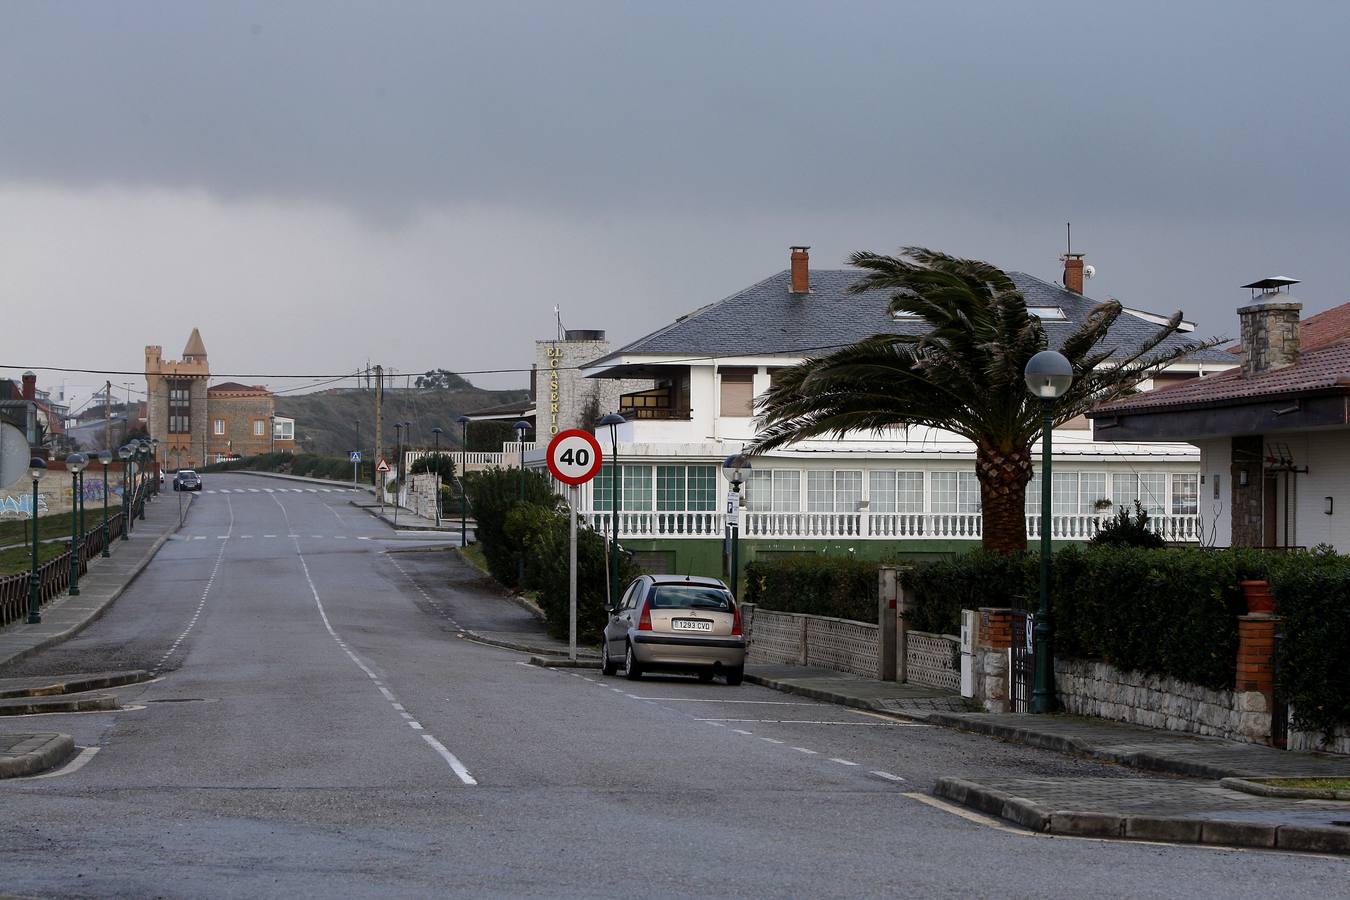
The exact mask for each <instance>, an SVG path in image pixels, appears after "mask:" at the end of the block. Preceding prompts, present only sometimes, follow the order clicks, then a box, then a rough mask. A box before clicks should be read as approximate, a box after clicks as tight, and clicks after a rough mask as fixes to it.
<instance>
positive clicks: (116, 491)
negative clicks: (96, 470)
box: [61, 481, 122, 503]
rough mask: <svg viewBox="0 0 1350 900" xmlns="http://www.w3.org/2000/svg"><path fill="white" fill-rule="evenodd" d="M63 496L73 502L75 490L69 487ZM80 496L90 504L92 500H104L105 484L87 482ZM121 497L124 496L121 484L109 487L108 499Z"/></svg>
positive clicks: (62, 492) (63, 491)
mask: <svg viewBox="0 0 1350 900" xmlns="http://www.w3.org/2000/svg"><path fill="white" fill-rule="evenodd" d="M61 496H62V497H64V498H65V499H66V500H67V501H69V500H72V499H73V498H74V497H75V489H74V488H69V487H68V488H63V489H62V491H61ZM80 496H81V497H82V498H83V499H84V501H85V502H86V503H87V502H89V501H90V500H102V499H103V482H102V481H86V482H85V483H84V487H83V489H82V490H81V491H80ZM121 496H122V486H121V485H120V484H109V485H108V499H110V500H111V499H112V498H113V497H121Z"/></svg>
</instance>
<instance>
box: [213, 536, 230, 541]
mask: <svg viewBox="0 0 1350 900" xmlns="http://www.w3.org/2000/svg"><path fill="white" fill-rule="evenodd" d="M229 538H230V536H229V535H228V534H218V535H216V539H217V540H221V541H226V540H229Z"/></svg>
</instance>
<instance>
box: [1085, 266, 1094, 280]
mask: <svg viewBox="0 0 1350 900" xmlns="http://www.w3.org/2000/svg"><path fill="white" fill-rule="evenodd" d="M1096 274H1097V267H1096V266H1092V265H1088V266H1083V277H1084V278H1091V277H1092V276H1094V275H1096Z"/></svg>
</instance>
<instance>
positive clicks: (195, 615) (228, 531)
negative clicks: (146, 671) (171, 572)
mask: <svg viewBox="0 0 1350 900" xmlns="http://www.w3.org/2000/svg"><path fill="white" fill-rule="evenodd" d="M225 507H226V509H228V510H229V512H230V524H229V527H227V528H226V529H225V532H226V533H225V537H226V538H229V536H230V535H231V534H233V533H234V504H233V503H231V502H230V498H229V497H226V498H225ZM204 538H205V536H204V535H203V539H204ZM228 546H230V545H229V542H228V541H222V542H221V544H220V552H219V553H217V554H216V564H215V565H214V566H212V567H211V574H210V575H208V576H207V577H206V587H204V588H202V596H201V599H200V600H199V601H197V608H196V609H195V610H194V611H193V613H192V618H191V619H189V620H188V623H187V627H186V628H184V629H183V633H182V634H180V635H178V637H177V638H175V639H174V642H173V643H172V644H170V645H169V649H168V650H166V651H165V652H164V655H163V656H161V657H160V658H159V662H157V663H156V664H155V667H154V668H153V669H151V670H150V675H151V677H154V676H156V675H158V674H159V673H160V671H161V670H162V669H163V668H164V664H165V663H166V662H168V661H169V657H170V656H173V654H174V651H176V650H177V649H178V645H179V644H181V643H183V640H184V639H185V638H186V637H187V636H188V632H190V631H191V630H192V626H194V625H196V624H197V619H198V618H200V616H201V614H202V609H203V608H204V607H205V606H206V598H207V596H208V595H209V594H210V593H211V585H213V584H215V581H216V575H217V573H219V572H220V563H221V561H222V560H223V559H225V548H226V547H228Z"/></svg>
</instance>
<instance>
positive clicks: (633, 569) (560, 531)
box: [504, 502, 639, 643]
mask: <svg viewBox="0 0 1350 900" xmlns="http://www.w3.org/2000/svg"><path fill="white" fill-rule="evenodd" d="M567 516H568V513H567V512H566V510H562V511H559V510H558V509H556V508H552V507H545V506H539V505H537V504H534V503H528V502H526V503H520V502H517V503H515V504H513V505H512V506H511V507H510V509H509V511H508V512H507V514H506V521H505V524H504V531H505V533H506V536H507V538H508V539H509V540H510V541H511V542H512V543H513V544H515V545H518V546H519V547H520V548H521V549H522V550H523V551H524V559H525V566H524V568H525V583H524V587H526V588H527V589H529V590H533V591H535V592H536V594H537V596H538V600H539V606H540V607H541V608H542V609H543V610H544V622H545V625H546V627H547V628H548V632H549V634H551V635H553V636H554V637H557V638H565V637H567V635H568V629H569V622H570V604H571V599H570V586H569V581H568V566H569V542H570V536H569V532H568V520H567ZM607 544H608V541H606V540H605V538H604V536H602V535H600V534H598V533H597V532H595V531H592V530H591V529H589V528H586V527H578V529H577V638H578V640H579V641H582V642H585V643H591V642H594V641H598V640H599V636H600V632H601V630H602V629H603V628H604V627H605V623H606V622H607V621H608V614H607V612H606V610H605V604H606V598H607V587H608V584H609V580H608V578H609V560H608V557H607V555H606V553H605V549H606V545H607ZM513 574H514V573H513ZM638 574H639V571H638V568H637V566H635V565H634V564H633V561H632V557H631V555H629V554H626V553H621V554H620V556H619V584H620V585H621V586H622V585H627V584H628V582H630V581H632V580H633V579H634V578H636V577H637V576H638Z"/></svg>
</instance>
